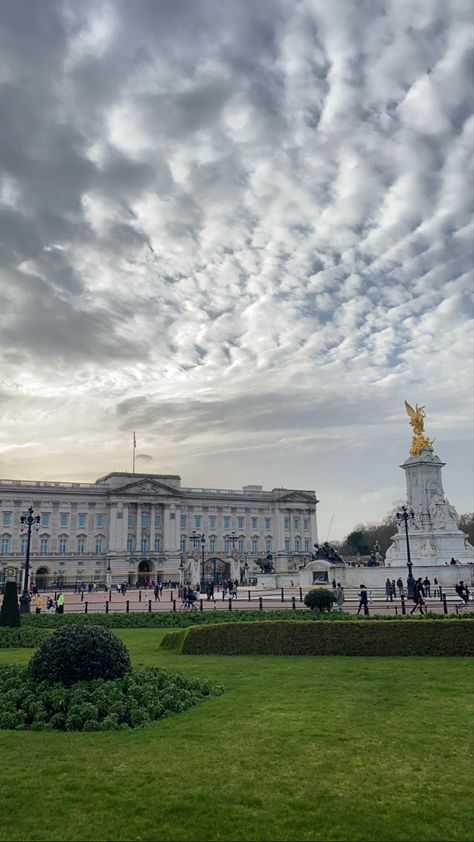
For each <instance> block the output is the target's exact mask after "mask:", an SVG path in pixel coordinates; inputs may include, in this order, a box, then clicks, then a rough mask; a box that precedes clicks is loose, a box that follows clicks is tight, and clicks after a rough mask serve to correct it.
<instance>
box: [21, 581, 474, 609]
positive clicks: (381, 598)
mask: <svg viewBox="0 0 474 842" xmlns="http://www.w3.org/2000/svg"><path fill="white" fill-rule="evenodd" d="M308 590H310V588H307V589H300V588H297V587H295V588H284V589H276V590H271V591H270V590H269V591H264V590H261V589H258V588H239V589H238V592H237V598H235V597H234V598H232V599H229V598H228V597H225V598H223V596H222V591H216V592H215V595H214V600H212V599H211V600H208V599H207V597H206V596H205V595H203V596H202V597H200V596H199V595H198V597H197V600H196V603H195V606H194V608H193V609H187V608H185V607H184V606H183V603H182V600H181V599H180V597H179V596H178V589H177V588H165V589H164V590H163V593H162V596H161V599H160V600H155V596H154V593H153V589H148V588H146V589H142V590H136V589H130V590H127V591H126V593H125V594H124V595H123V594H121V593H118V592H117V591H116V590H111V591H104V590H102V591H93V592H92V593H88V592H84V593H83V594H75V593H67V592H66V593H65V603H64V610H65V612H66V613H68V614H70V613H88V614H92V613H101V614H103V613H108V614H112V613H136V612H139V611H142V612H143V611H151V612H156V611H185V610H188V611H189V610H192V611H229V610H234V611H239V610H240V611H248V610H254V611H265V610H267V611H269V610H288V611H292V610H297V611H308V610H309V609H308V608H306V606H305V604H304V602H303V599H304V596H305V593H306V592H307V591H308ZM55 593H58V591H56V592H55V591H51V594H43V597H44V600H43V602H44V604H46V602H47V599H48V596H49V595H51V596H53V597H54V596H55ZM358 606H359V599H358V591H357V590H355V589H348V590H346V592H345V601H344V606H343V610H344V611H345V612H346V613H350V614H356V613H357V609H358ZM34 608H35V598H33V599H32V604H31V610H32V611H34ZM412 608H413V602H412V600H409V599H405V610H406V613H407V614H408V613H409V612H410V611H411V610H412ZM426 608H427V610H428V611H429V612H432V613H435V614H443V613H446V612H447V613H449V614H462V613H465V612H466V611H470V610H472V608H471V603H468V605H467V606H465V605H464V604H463V603H462V602H461V600H460V599H459V597H458V595H457V594H456V593H455V591H454V590H453V589H446V604H445V603H444V601H443V600H442V599H440V598H439V597H431V598H430V597H428V598H427V599H426ZM368 610H369V613H370V614H385V615H387V616H398V615H401V614H403V607H402V601H401V599H400V598H399V597H394V598H393V601H390V599H387V598H386V596H385V592H384V590H382V589H379V590H376V589H374V590H372V591H369V605H368ZM42 613H43V614H44V613H46V612H45V609H44V608H43V610H42Z"/></svg>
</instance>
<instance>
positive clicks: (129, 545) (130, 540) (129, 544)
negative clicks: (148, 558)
mask: <svg viewBox="0 0 474 842" xmlns="http://www.w3.org/2000/svg"><path fill="white" fill-rule="evenodd" d="M127 553H133V538H132V536H131V535H129V536H128V538H127Z"/></svg>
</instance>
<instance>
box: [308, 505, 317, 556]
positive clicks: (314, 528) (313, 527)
mask: <svg viewBox="0 0 474 842" xmlns="http://www.w3.org/2000/svg"><path fill="white" fill-rule="evenodd" d="M309 525H310V528H311V535H310V551H311V552H313V544H318V543H319V541H318V523H317V520H316V509H314V512H311V514H310V518H309Z"/></svg>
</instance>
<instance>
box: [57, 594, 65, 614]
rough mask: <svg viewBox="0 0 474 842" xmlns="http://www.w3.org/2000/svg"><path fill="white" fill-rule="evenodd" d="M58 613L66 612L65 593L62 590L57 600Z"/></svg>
mask: <svg viewBox="0 0 474 842" xmlns="http://www.w3.org/2000/svg"><path fill="white" fill-rule="evenodd" d="M56 613H57V614H64V594H63V593H62V592H61V593H60V594H59V595H58V598H57V600H56Z"/></svg>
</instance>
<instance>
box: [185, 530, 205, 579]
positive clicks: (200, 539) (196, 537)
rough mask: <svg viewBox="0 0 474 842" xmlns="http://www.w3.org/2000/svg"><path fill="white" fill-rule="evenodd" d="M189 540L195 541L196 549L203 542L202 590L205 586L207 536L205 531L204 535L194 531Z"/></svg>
mask: <svg viewBox="0 0 474 842" xmlns="http://www.w3.org/2000/svg"><path fill="white" fill-rule="evenodd" d="M189 540H190V541H192V542H193V547H194V549H196V546H199V544H201V567H202V572H201V590H202V589H203V587H204V553H205V547H206V536H205V535H204V532H203V533H202V535H198V534H197V533H196V531H194V532H193V534H192V535H190V538H189Z"/></svg>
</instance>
